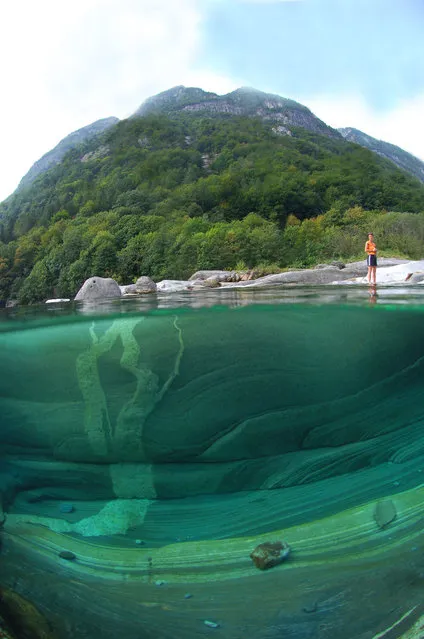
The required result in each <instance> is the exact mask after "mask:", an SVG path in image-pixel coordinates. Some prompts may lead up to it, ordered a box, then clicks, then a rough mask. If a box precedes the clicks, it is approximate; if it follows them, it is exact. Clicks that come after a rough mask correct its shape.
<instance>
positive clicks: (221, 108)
mask: <svg viewBox="0 0 424 639" xmlns="http://www.w3.org/2000/svg"><path fill="white" fill-rule="evenodd" d="M180 112H182V113H193V114H202V113H206V114H209V115H214V114H216V115H218V114H228V115H244V116H250V117H260V118H262V119H264V120H268V121H271V122H276V123H278V124H281V125H284V126H285V127H290V126H293V127H297V126H300V127H303V128H304V129H308V130H309V131H313V132H314V133H320V134H321V135H326V136H328V137H332V138H340V134H339V133H338V131H336V130H335V129H332V128H331V127H329V126H327V125H326V124H325V123H324V122H322V121H321V120H319V119H318V118H317V117H316V116H315V115H314V114H313V113H312V112H311V111H310V110H309V109H308V108H307V107H305V106H303V105H302V104H299V103H298V102H295V101H294V100H289V99H287V98H282V97H281V96H279V95H274V94H271V93H264V92H263V91H257V90H256V89H251V88H249V87H242V88H240V89H236V90H235V91H232V92H231V93H227V94H226V95H222V96H219V95H217V94H216V93H208V92H206V91H203V90H202V89H198V88H186V87H184V86H178V87H174V88H172V89H169V91H164V92H163V93H159V94H158V95H156V96H153V97H152V98H149V99H148V100H146V101H145V102H143V104H142V105H141V106H140V107H139V108H138V109H137V111H136V112H135V113H134V114H133V116H132V117H141V116H145V115H148V114H151V113H163V114H166V115H172V114H174V113H180ZM281 131H282V130H281ZM287 133H289V131H288V132H287Z"/></svg>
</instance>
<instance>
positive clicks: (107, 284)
mask: <svg viewBox="0 0 424 639" xmlns="http://www.w3.org/2000/svg"><path fill="white" fill-rule="evenodd" d="M114 297H121V289H120V288H119V284H118V283H117V282H115V280H113V279H112V278H111V277H90V278H89V279H88V280H86V281H85V282H84V284H83V285H82V286H81V288H80V290H79V291H78V293H77V294H76V295H75V299H76V300H82V301H92V300H102V299H108V298H109V299H110V298H114Z"/></svg>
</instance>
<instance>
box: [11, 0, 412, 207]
mask: <svg viewBox="0 0 424 639" xmlns="http://www.w3.org/2000/svg"><path fill="white" fill-rule="evenodd" d="M0 16H1V23H2V35H1V38H0V60H1V62H0V73H1V88H2V91H1V99H0V128H1V154H0V157H1V166H0V170H1V173H0V176H1V177H0V200H2V199H4V198H5V197H7V196H8V195H9V194H10V193H11V192H12V191H13V190H14V189H15V188H16V186H17V184H18V183H19V180H20V179H21V177H22V176H23V175H24V174H25V173H26V172H27V171H28V169H29V168H30V167H31V165H32V164H33V163H34V162H35V161H36V160H37V159H39V158H40V157H41V156H42V155H43V154H44V153H46V152H47V151H49V150H50V149H51V148H53V147H54V146H55V145H56V144H57V143H58V142H59V141H60V140H61V139H62V138H64V137H65V136H66V135H68V134H69V133H71V132H72V131H75V130H76V129H79V128H81V127H83V126H85V125H87V124H90V123H91V122H94V121H95V120H98V119H100V118H104V117H107V116H111V115H114V116H117V117H118V118H121V119H122V118H126V117H128V116H129V115H130V114H131V113H133V112H134V111H135V110H136V109H137V107H138V106H139V105H140V104H141V102H143V100H145V99H146V98H147V97H149V96H151V95H154V94H155V93H158V92H160V91H164V90H166V89H169V88H171V87H172V86H175V85H178V84H184V85H186V86H198V87H201V88H203V89H205V90H209V91H214V92H216V93H219V94H223V93H227V92H229V91H232V90H233V89H236V88H237V87H239V86H251V87H254V88H256V89H260V90H263V91H269V92H272V93H277V94H279V95H281V96H283V97H287V98H292V99H294V100H297V101H298V102H301V103H302V104H305V105H306V106H308V107H309V108H310V109H311V110H312V111H313V112H314V113H315V114H316V115H317V116H318V117H320V118H321V119H322V120H324V121H325V122H326V123H327V124H329V125H331V126H333V127H341V126H352V127H356V128H358V129H361V130H362V131H365V132H366V133H368V134H370V135H372V136H374V137H376V138H379V139H383V140H386V141H388V142H391V143H393V144H397V145H399V146H401V147H402V148H404V149H405V150H407V151H409V152H411V153H413V154H414V155H416V156H417V157H419V158H421V159H422V160H424V126H423V117H424V37H423V33H424V0H119V2H118V1H117V0H72V2H70V1H69V0H60V1H58V0H37V1H35V0H15V1H14V2H7V3H6V2H4V3H3V5H2V8H1V9H0Z"/></svg>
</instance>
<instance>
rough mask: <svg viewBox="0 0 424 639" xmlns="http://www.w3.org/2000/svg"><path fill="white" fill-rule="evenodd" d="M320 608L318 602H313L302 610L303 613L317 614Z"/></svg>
mask: <svg viewBox="0 0 424 639" xmlns="http://www.w3.org/2000/svg"><path fill="white" fill-rule="evenodd" d="M317 608H318V604H317V602H316V601H312V602H311V603H310V604H306V606H303V608H302V610H303V612H307V613H310V612H316V611H317Z"/></svg>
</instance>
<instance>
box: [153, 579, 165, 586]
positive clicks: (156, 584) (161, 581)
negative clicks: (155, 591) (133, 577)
mask: <svg viewBox="0 0 424 639" xmlns="http://www.w3.org/2000/svg"><path fill="white" fill-rule="evenodd" d="M165 584H166V581H163V579H158V580H157V581H155V586H164V585H165Z"/></svg>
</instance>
